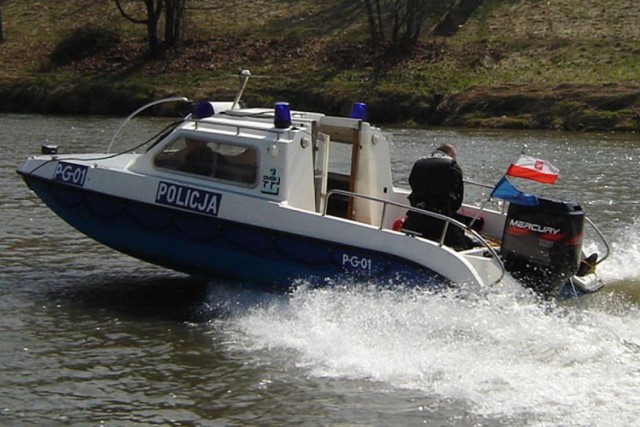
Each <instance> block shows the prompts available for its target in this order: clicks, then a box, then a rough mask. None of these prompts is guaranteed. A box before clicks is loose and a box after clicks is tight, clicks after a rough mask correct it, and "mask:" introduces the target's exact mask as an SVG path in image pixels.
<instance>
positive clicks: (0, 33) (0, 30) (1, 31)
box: [0, 1, 4, 43]
mask: <svg viewBox="0 0 640 427" xmlns="http://www.w3.org/2000/svg"><path fill="white" fill-rule="evenodd" d="M3 41H4V27H3V26H2V2H1V1H0V43H2V42H3Z"/></svg>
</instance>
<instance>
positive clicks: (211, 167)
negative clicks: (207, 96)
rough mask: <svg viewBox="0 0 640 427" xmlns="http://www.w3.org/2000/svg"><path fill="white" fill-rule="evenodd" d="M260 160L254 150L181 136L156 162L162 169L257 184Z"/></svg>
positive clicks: (155, 159) (168, 146)
mask: <svg viewBox="0 0 640 427" xmlns="http://www.w3.org/2000/svg"><path fill="white" fill-rule="evenodd" d="M257 157H258V156H257V152H256V149H255V148H253V147H247V146H243V145H233V144H228V143H223V142H216V141H207V140H202V139H197V138H193V137H189V136H181V137H179V138H177V139H176V140H174V141H172V142H171V143H169V144H167V145H166V146H165V147H164V149H163V150H162V151H161V152H160V153H159V154H157V155H156V156H155V158H154V160H153V163H154V165H155V166H156V167H158V168H162V169H169V170H172V171H179V172H183V173H186V174H193V175H199V176H205V177H209V178H215V179H220V180H224V181H230V182H234V183H238V184H243V185H255V184H256V177H257V176H258V164H257Z"/></svg>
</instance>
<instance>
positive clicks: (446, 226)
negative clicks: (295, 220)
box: [322, 189, 506, 286]
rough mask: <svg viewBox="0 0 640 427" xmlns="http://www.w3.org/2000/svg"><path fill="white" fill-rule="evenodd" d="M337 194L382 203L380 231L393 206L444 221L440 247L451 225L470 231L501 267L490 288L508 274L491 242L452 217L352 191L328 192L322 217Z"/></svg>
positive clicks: (336, 190) (335, 190)
mask: <svg viewBox="0 0 640 427" xmlns="http://www.w3.org/2000/svg"><path fill="white" fill-rule="evenodd" d="M336 194H338V195H342V196H346V197H353V198H360V199H365V200H370V201H373V202H378V203H382V215H380V223H379V224H378V226H377V227H378V230H382V229H383V228H384V227H383V226H382V222H383V221H384V217H385V213H386V210H387V206H388V205H392V206H396V207H399V208H403V209H406V210H408V211H412V212H416V213H419V214H421V215H426V216H430V217H433V218H437V219H440V220H442V221H444V223H445V224H444V227H443V229H442V234H441V235H440V241H439V242H438V244H439V246H444V239H445V237H446V235H447V231H448V230H449V224H453V225H454V226H455V227H458V228H460V229H462V231H468V232H470V233H471V234H472V235H473V236H474V237H476V238H477V239H478V240H479V241H480V243H481V244H482V246H483V247H484V248H485V249H487V250H488V251H489V253H490V254H491V256H492V257H493V258H495V260H496V261H498V265H499V266H500V276H499V277H498V279H497V280H495V281H494V282H492V283H491V284H490V286H492V285H495V284H496V283H498V282H500V281H501V280H502V278H503V277H504V275H505V274H506V270H505V268H504V264H503V263H502V260H501V259H500V256H499V255H498V253H497V252H496V251H495V249H493V248H492V247H491V245H490V244H489V242H487V241H486V240H485V239H484V237H482V236H481V235H480V234H479V233H478V232H477V231H475V230H473V229H471V228H469V227H467V226H466V225H465V224H463V223H461V222H460V221H457V220H455V219H453V218H451V217H448V216H446V215H441V214H439V213H435V212H431V211H427V210H424V209H419V208H414V207H413V206H409V205H406V204H404V203H398V202H394V201H392V200H385V199H381V198H379V197H374V196H368V195H365V194H358V193H353V192H351V191H345V190H338V189H334V190H329V192H327V194H326V195H325V203H324V209H323V211H322V216H326V215H327V208H328V206H329V198H330V197H331V196H333V195H336Z"/></svg>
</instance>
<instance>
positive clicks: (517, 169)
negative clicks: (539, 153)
mask: <svg viewBox="0 0 640 427" xmlns="http://www.w3.org/2000/svg"><path fill="white" fill-rule="evenodd" d="M558 173H560V170H559V169H558V168H557V167H555V166H553V165H552V164H551V163H549V162H547V161H546V160H541V159H536V158H535V157H531V156H525V155H524V154H523V155H521V156H520V157H518V159H516V161H515V162H514V163H512V164H511V166H509V169H507V173H506V175H507V176H513V177H516V178H524V179H530V180H532V181H537V182H541V183H543V184H553V183H554V182H556V179H558Z"/></svg>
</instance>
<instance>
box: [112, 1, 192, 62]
mask: <svg viewBox="0 0 640 427" xmlns="http://www.w3.org/2000/svg"><path fill="white" fill-rule="evenodd" d="M115 2H116V6H117V8H118V10H119V11H120V14H121V15H122V16H124V17H125V18H126V19H128V20H129V21H131V22H133V23H134V24H143V25H146V27H147V43H148V44H149V52H151V54H152V55H155V54H158V53H159V52H160V49H161V42H160V37H159V35H158V33H159V27H160V19H161V17H162V14H163V11H164V41H163V42H164V45H165V46H175V45H177V44H179V43H180V41H181V40H182V23H183V20H184V11H185V5H186V2H187V0H115ZM135 3H144V13H140V10H139V9H140V8H139V7H138V8H136V7H135V6H136V5H135ZM136 9H137V10H136ZM142 15H144V16H142Z"/></svg>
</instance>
